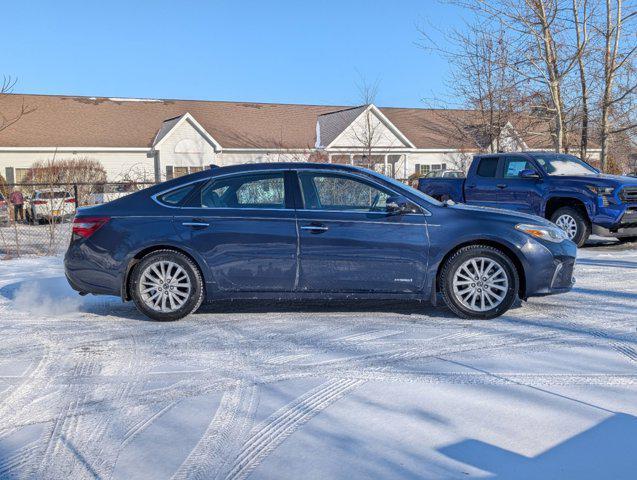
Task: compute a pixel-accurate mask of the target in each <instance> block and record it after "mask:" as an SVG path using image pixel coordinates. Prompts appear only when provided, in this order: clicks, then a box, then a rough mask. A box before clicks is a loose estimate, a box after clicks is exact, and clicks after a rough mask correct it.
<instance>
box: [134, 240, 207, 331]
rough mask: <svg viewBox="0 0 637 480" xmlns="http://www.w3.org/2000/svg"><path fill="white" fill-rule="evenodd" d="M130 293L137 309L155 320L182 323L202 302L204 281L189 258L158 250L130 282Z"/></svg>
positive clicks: (140, 266) (170, 251) (147, 258)
mask: <svg viewBox="0 0 637 480" xmlns="http://www.w3.org/2000/svg"><path fill="white" fill-rule="evenodd" d="M129 288H130V293H131V296H132V298H133V301H134V302H135V305H136V306H137V308H138V309H139V310H140V311H141V312H142V313H143V314H144V315H146V316H148V317H150V318H152V319H153V320H160V321H171V320H179V319H181V318H184V317H185V316H187V315H190V314H191V313H192V312H194V311H195V310H197V308H199V306H200V305H201V302H202V301H203V295H204V288H203V280H202V278H201V274H200V272H199V269H198V268H197V266H196V265H195V264H194V263H193V261H192V260H191V259H190V258H188V257H187V256H186V255H184V254H182V253H179V252H175V251H173V250H158V251H155V252H152V253H150V254H148V255H146V256H145V257H144V258H143V259H142V260H141V261H140V262H139V263H138V264H137V265H135V268H134V270H133V272H132V274H131V278H130V286H129Z"/></svg>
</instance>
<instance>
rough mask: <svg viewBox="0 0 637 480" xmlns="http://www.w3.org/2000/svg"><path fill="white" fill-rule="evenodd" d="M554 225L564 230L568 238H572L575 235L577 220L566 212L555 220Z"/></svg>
mask: <svg viewBox="0 0 637 480" xmlns="http://www.w3.org/2000/svg"><path fill="white" fill-rule="evenodd" d="M555 225H557V226H558V227H560V228H561V229H562V230H564V231H565V232H566V235H568V238H569V240H573V239H574V238H575V235H577V222H576V221H575V219H574V218H573V217H571V216H570V215H567V214H563V215H560V216H559V217H557V219H556V220H555Z"/></svg>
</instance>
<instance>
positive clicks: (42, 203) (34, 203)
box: [33, 200, 46, 205]
mask: <svg viewBox="0 0 637 480" xmlns="http://www.w3.org/2000/svg"><path fill="white" fill-rule="evenodd" d="M33 205H46V200H33Z"/></svg>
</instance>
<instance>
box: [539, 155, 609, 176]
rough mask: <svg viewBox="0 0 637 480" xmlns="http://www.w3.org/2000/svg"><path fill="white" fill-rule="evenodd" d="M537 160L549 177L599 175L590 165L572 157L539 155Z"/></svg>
mask: <svg viewBox="0 0 637 480" xmlns="http://www.w3.org/2000/svg"><path fill="white" fill-rule="evenodd" d="M535 159H536V160H537V162H538V163H539V164H540V165H541V167H542V168H543V169H544V171H545V172H546V173H547V174H549V175H596V174H597V173H599V172H598V171H597V170H595V169H594V168H593V167H591V166H590V165H589V164H588V163H586V162H583V161H582V160H580V159H579V158H577V157H574V156H572V155H550V154H549V155H538V156H536V157H535Z"/></svg>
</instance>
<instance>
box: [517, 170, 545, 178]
mask: <svg viewBox="0 0 637 480" xmlns="http://www.w3.org/2000/svg"><path fill="white" fill-rule="evenodd" d="M518 176H519V177H520V178H540V174H539V173H537V171H535V170H534V169H532V168H527V169H525V170H522V171H521V172H520V173H519V174H518Z"/></svg>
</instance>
